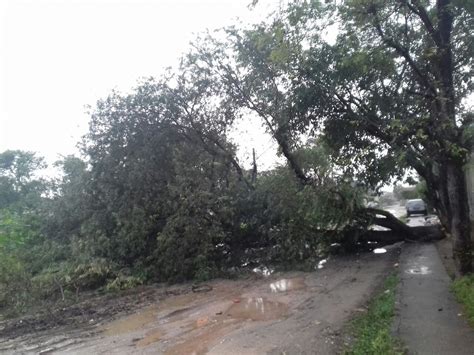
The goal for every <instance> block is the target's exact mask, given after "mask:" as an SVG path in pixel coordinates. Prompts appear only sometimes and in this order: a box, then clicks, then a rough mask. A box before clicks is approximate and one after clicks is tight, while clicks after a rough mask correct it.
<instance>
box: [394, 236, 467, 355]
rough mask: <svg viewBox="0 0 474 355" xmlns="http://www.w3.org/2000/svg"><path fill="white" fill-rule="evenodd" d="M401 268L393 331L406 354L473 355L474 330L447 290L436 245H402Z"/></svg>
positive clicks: (446, 276) (446, 277) (448, 282)
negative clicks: (399, 339)
mask: <svg viewBox="0 0 474 355" xmlns="http://www.w3.org/2000/svg"><path fill="white" fill-rule="evenodd" d="M400 268H401V269H400V271H401V282H400V286H399V299H398V305H397V306H398V312H397V313H398V318H397V320H396V324H395V327H396V330H395V331H396V333H398V334H397V335H398V336H399V337H400V338H401V339H402V341H403V342H404V344H405V345H406V346H407V348H408V350H409V354H430V355H433V354H440V355H441V354H442V355H444V354H446V355H456V354H460V355H464V354H466V355H473V354H474V330H473V329H472V328H471V327H470V326H469V325H468V324H467V322H466V320H465V318H464V317H463V316H462V315H461V314H462V312H463V311H462V309H461V307H460V306H459V305H458V303H457V302H456V300H455V299H454V296H453V294H452V293H451V292H450V285H451V279H450V278H449V276H448V274H447V273H446V270H445V268H444V265H443V263H442V261H441V259H440V257H439V254H438V251H437V249H436V247H435V245H434V244H407V245H405V246H404V247H403V251H402V254H401V258H400Z"/></svg>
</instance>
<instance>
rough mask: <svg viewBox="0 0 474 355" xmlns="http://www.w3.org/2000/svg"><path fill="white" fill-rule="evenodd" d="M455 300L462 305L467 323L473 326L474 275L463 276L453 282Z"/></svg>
mask: <svg viewBox="0 0 474 355" xmlns="http://www.w3.org/2000/svg"><path fill="white" fill-rule="evenodd" d="M453 291H454V294H455V295H456V298H457V300H458V301H459V303H461V304H462V305H463V306H464V310H465V312H466V315H467V319H468V320H469V323H470V324H471V325H472V326H473V327H474V275H468V276H463V277H461V278H460V279H458V280H456V281H454V282H453Z"/></svg>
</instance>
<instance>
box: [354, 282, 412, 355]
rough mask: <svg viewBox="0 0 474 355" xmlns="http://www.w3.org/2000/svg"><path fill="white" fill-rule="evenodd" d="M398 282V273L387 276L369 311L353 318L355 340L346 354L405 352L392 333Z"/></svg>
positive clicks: (365, 354)
mask: <svg viewBox="0 0 474 355" xmlns="http://www.w3.org/2000/svg"><path fill="white" fill-rule="evenodd" d="M397 284H398V277H397V276H396V275H390V276H389V277H387V279H386V280H385V283H384V289H383V291H382V292H381V293H380V294H378V295H377V296H376V297H375V298H374V299H373V300H372V301H371V302H370V304H369V306H368V310H367V313H365V314H363V315H361V316H359V317H357V318H356V319H354V320H353V322H352V326H351V329H352V335H353V337H354V342H352V344H351V345H350V348H348V349H346V351H345V354H346V355H362V354H364V355H367V354H374V355H375V354H377V355H379V354H404V352H403V351H402V347H401V346H400V342H399V341H398V340H397V339H396V338H394V337H393V336H392V335H391V334H390V333H391V327H392V322H393V316H394V314H395V288H396V286H397Z"/></svg>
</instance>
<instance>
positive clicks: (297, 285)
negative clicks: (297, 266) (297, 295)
mask: <svg viewBox="0 0 474 355" xmlns="http://www.w3.org/2000/svg"><path fill="white" fill-rule="evenodd" d="M304 288H306V284H305V282H304V278H302V277H295V278H293V279H281V280H278V281H276V282H272V283H271V284H270V290H271V291H272V292H287V291H293V290H301V289H304Z"/></svg>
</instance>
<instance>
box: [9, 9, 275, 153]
mask: <svg viewBox="0 0 474 355" xmlns="http://www.w3.org/2000/svg"><path fill="white" fill-rule="evenodd" d="M250 2H251V0H0V152H1V151H4V150H6V149H22V150H30V151H36V152H39V154H40V155H43V156H46V157H47V159H48V160H49V161H50V162H51V161H54V160H55V159H57V158H58V157H59V154H62V155H67V154H71V153H74V152H76V148H75V145H76V143H77V142H78V141H79V139H80V137H81V136H82V135H83V134H84V133H85V132H86V130H87V122H88V116H87V115H86V113H85V111H86V109H85V106H86V105H94V104H95V102H96V101H97V99H99V98H103V97H105V96H107V94H108V93H109V92H110V91H111V90H112V89H114V88H115V89H119V90H121V91H127V90H130V88H132V87H133V86H135V84H136V82H137V80H138V79H139V78H140V77H149V76H157V75H159V73H160V72H161V71H162V70H163V68H165V67H167V66H173V65H176V64H177V61H178V58H179V56H180V54H181V53H183V52H185V51H186V49H187V48H188V44H189V42H190V41H191V40H192V39H193V38H194V37H195V34H196V33H198V32H201V31H204V30H206V29H214V28H219V27H222V26H226V25H229V24H232V23H235V21H236V17H239V18H241V19H242V20H243V21H244V22H248V21H256V19H263V18H264V17H263V16H264V14H265V13H268V11H269V10H270V9H272V8H275V6H277V5H278V3H279V0H268V1H260V2H259V4H258V6H257V7H256V9H254V10H250V9H249V8H248V5H249V3H250ZM260 132H261V130H259V129H257V127H255V126H254V128H252V130H251V132H248V133H249V134H250V136H249V137H247V138H246V139H244V140H242V141H246V142H247V147H246V149H248V148H249V147H250V146H256V147H257V155H260V154H262V153H264V156H263V157H261V159H260V160H266V161H267V162H268V161H271V160H272V156H273V155H274V149H271V148H270V147H271V146H272V144H271V141H269V138H268V137H262V135H261V133H260ZM265 156H267V157H266V159H264V158H265Z"/></svg>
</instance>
